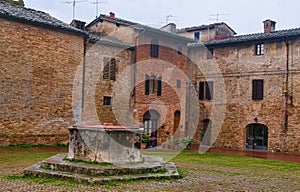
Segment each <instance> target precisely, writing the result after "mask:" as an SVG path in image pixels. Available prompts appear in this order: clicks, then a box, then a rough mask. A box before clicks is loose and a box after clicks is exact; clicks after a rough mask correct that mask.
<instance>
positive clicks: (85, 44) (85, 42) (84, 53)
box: [81, 34, 89, 115]
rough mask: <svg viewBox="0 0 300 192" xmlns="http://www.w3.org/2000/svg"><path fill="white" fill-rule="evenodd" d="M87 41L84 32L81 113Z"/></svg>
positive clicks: (82, 108)
mask: <svg viewBox="0 0 300 192" xmlns="http://www.w3.org/2000/svg"><path fill="white" fill-rule="evenodd" d="M88 41H89V36H88V35H87V34H86V35H85V36H84V42H83V64H82V90H81V91H82V92H81V115H82V114H83V110H84V89H85V67H86V51H87V44H88Z"/></svg>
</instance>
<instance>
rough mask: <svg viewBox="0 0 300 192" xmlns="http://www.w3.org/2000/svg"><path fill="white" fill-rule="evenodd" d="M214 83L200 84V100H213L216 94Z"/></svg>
mask: <svg viewBox="0 0 300 192" xmlns="http://www.w3.org/2000/svg"><path fill="white" fill-rule="evenodd" d="M213 88H214V82H213V81H207V82H206V81H205V82H200V83H199V99H200V100H205V99H206V100H212V99H213V92H214V89H213Z"/></svg>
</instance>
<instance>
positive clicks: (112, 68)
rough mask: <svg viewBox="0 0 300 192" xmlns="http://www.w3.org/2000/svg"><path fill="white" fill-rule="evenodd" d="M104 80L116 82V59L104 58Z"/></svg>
mask: <svg viewBox="0 0 300 192" xmlns="http://www.w3.org/2000/svg"><path fill="white" fill-rule="evenodd" d="M103 63H104V69H103V79H108V80H114V81H115V80H116V67H117V66H116V59H115V58H111V59H109V58H107V57H105V58H104V61H103Z"/></svg>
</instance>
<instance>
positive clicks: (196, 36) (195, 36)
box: [194, 32, 200, 40]
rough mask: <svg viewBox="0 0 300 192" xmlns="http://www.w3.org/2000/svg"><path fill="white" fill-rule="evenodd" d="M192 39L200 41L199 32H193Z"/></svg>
mask: <svg viewBox="0 0 300 192" xmlns="http://www.w3.org/2000/svg"><path fill="white" fill-rule="evenodd" d="M194 39H195V40H199V39H200V32H195V33H194Z"/></svg>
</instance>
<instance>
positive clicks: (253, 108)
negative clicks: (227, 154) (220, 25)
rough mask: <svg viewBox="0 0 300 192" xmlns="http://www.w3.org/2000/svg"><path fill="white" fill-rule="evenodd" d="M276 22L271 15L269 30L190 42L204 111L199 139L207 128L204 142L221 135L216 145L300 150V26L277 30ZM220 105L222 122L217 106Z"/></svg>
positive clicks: (266, 24) (198, 139)
mask: <svg viewBox="0 0 300 192" xmlns="http://www.w3.org/2000/svg"><path fill="white" fill-rule="evenodd" d="M275 24H276V23H275V22H274V21H271V20H266V21H265V22H264V33H258V34H250V35H243V36H234V37H229V38H226V39H221V40H212V41H209V42H205V43H204V45H203V44H201V45H200V44H194V45H191V46H189V50H190V55H189V56H190V57H193V59H192V60H193V61H195V63H189V67H190V68H191V70H190V71H193V72H194V74H193V75H192V76H193V77H195V78H194V79H193V82H194V84H195V85H196V87H197V90H198V93H199V107H200V111H201V113H200V119H199V122H200V123H199V129H198V132H197V134H196V136H195V138H196V140H197V142H198V143H200V140H201V137H202V138H203V135H204V132H207V137H206V139H204V141H202V144H205V145H210V144H212V142H213V141H214V140H215V139H216V140H215V142H214V143H213V145H214V146H217V147H226V148H234V149H241V150H245V149H255V150H270V151H287V152H295V153H299V152H300V129H299V121H300V118H299V91H300V89H299V78H300V76H299V69H300V68H299V67H300V63H299V50H300V47H299V46H300V44H299V43H300V30H299V29H290V30H282V31H276V30H275ZM204 47H205V48H204ZM211 66H217V67H218V69H216V70H211ZM198 68H200V70H197V69H198ZM220 85H223V86H224V87H220ZM207 88H208V89H207ZM222 88H224V92H222ZM207 92H209V94H207ZM220 106H223V108H224V109H225V111H224V118H223V119H221V120H224V121H223V122H222V124H221V122H219V121H220V119H217V118H215V117H214V116H216V114H217V115H218V113H216V111H213V107H220ZM211 119H214V120H211ZM216 125H217V126H216ZM220 125H221V127H220V129H218V127H219V126H220Z"/></svg>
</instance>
